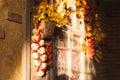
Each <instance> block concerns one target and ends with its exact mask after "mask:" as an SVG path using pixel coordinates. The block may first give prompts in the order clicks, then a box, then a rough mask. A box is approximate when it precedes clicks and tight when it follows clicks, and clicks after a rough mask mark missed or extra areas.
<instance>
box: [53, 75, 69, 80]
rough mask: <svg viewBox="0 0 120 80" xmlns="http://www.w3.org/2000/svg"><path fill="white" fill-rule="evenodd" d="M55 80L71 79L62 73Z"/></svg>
mask: <svg viewBox="0 0 120 80" xmlns="http://www.w3.org/2000/svg"><path fill="white" fill-rule="evenodd" d="M55 80H69V76H67V75H65V74H61V75H59V76H56V78H55Z"/></svg>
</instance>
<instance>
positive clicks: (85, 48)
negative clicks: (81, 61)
mask: <svg viewBox="0 0 120 80" xmlns="http://www.w3.org/2000/svg"><path fill="white" fill-rule="evenodd" d="M86 50H87V46H86V44H85V43H83V44H82V51H84V52H86Z"/></svg>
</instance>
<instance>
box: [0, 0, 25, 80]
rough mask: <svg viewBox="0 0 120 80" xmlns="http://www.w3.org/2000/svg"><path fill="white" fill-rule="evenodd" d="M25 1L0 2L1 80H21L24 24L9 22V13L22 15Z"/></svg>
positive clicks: (10, 0)
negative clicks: (2, 32)
mask: <svg viewBox="0 0 120 80" xmlns="http://www.w3.org/2000/svg"><path fill="white" fill-rule="evenodd" d="M22 2H23V0H14V1H13V0H0V29H1V30H4V31H5V38H4V39H0V80H21V79H22V78H21V77H22V76H21V68H22V67H21V50H22V45H23V44H22V42H23V40H22V39H23V38H22V37H23V32H22V28H23V27H22V24H20V23H16V22H13V21H8V20H7V17H8V15H7V14H8V12H12V13H16V14H19V15H22Z"/></svg>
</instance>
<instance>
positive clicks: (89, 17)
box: [76, 0, 105, 60]
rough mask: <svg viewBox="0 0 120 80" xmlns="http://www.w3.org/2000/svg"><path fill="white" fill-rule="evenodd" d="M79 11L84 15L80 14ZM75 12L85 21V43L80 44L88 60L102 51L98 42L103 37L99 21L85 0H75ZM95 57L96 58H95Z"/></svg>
mask: <svg viewBox="0 0 120 80" xmlns="http://www.w3.org/2000/svg"><path fill="white" fill-rule="evenodd" d="M80 12H82V13H83V14H84V16H81V15H80ZM76 14H77V17H79V18H83V19H84V21H85V28H86V43H83V44H82V50H83V51H84V52H85V53H87V54H88V56H89V59H90V60H93V57H95V56H94V55H95V54H98V52H100V53H102V49H99V48H100V45H99V43H101V42H102V41H103V39H104V38H105V34H104V33H103V31H102V29H101V25H100V22H99V14H97V13H96V11H95V10H94V9H91V8H90V6H89V5H88V4H87V1H86V0H76ZM98 47H99V48H98ZM95 59H96V60H97V58H95Z"/></svg>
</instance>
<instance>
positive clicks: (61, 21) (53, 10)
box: [33, 2, 67, 27]
mask: <svg viewBox="0 0 120 80" xmlns="http://www.w3.org/2000/svg"><path fill="white" fill-rule="evenodd" d="M34 10H35V11H34V15H33V20H34V21H33V22H34V24H35V26H37V24H36V23H39V22H41V21H45V22H49V21H50V22H52V23H55V25H56V26H57V27H62V26H63V25H65V24H66V23H67V20H66V19H65V18H64V16H62V15H61V13H59V11H57V7H56V6H54V5H51V4H47V3H44V4H43V3H42V2H41V3H40V5H39V6H37V7H34Z"/></svg>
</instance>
